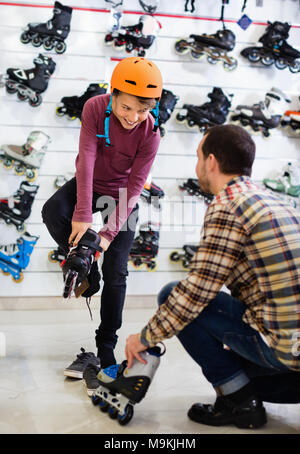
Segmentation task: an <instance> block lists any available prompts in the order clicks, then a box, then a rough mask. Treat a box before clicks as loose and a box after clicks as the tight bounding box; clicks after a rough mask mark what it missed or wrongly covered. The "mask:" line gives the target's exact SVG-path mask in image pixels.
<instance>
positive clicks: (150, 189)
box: [141, 182, 165, 210]
mask: <svg viewBox="0 0 300 454" xmlns="http://www.w3.org/2000/svg"><path fill="white" fill-rule="evenodd" d="M164 196H165V193H164V191H163V190H162V189H161V188H160V187H159V186H157V185H156V184H155V183H153V182H151V183H146V184H145V185H144V188H143V190H142V192H141V197H142V198H143V199H144V200H145V201H146V202H147V203H148V204H151V203H152V205H153V206H154V207H155V208H157V209H159V210H160V209H161V205H160V202H159V200H160V199H162V198H163V197H164Z"/></svg>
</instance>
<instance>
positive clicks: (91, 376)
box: [83, 363, 100, 396]
mask: <svg viewBox="0 0 300 454" xmlns="http://www.w3.org/2000/svg"><path fill="white" fill-rule="evenodd" d="M99 371H100V366H99V365H96V364H93V363H89V364H88V365H87V366H86V368H85V369H84V371H83V384H84V386H85V388H86V392H87V394H88V396H92V395H93V392H94V391H95V389H97V388H98V386H99V385H100V382H99V380H98V378H97V375H98V372H99Z"/></svg>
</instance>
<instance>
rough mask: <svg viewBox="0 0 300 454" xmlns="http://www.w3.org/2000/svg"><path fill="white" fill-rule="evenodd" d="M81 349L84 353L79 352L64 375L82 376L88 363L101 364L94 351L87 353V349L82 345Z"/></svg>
mask: <svg viewBox="0 0 300 454" xmlns="http://www.w3.org/2000/svg"><path fill="white" fill-rule="evenodd" d="M80 350H81V352H82V353H79V355H77V358H76V359H75V361H73V362H72V364H70V366H68V367H66V368H65V370H64V375H65V376H66V377H72V378H82V375H83V371H84V369H85V368H86V366H87V364H88V363H92V364H95V365H100V360H99V358H97V357H96V356H95V355H94V353H92V352H88V353H87V352H86V351H85V349H84V348H82V347H81V349H80Z"/></svg>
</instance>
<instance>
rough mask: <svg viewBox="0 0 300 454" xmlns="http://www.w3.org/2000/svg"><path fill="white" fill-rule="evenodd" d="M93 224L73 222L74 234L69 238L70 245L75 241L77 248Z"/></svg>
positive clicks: (74, 244)
mask: <svg viewBox="0 0 300 454" xmlns="http://www.w3.org/2000/svg"><path fill="white" fill-rule="evenodd" d="M91 228H92V224H90V223H88V222H75V221H72V232H71V235H70V236H69V239H68V241H69V244H71V242H72V241H73V246H77V244H78V241H79V240H80V238H81V237H82V236H83V235H84V234H85V232H86V231H87V229H91Z"/></svg>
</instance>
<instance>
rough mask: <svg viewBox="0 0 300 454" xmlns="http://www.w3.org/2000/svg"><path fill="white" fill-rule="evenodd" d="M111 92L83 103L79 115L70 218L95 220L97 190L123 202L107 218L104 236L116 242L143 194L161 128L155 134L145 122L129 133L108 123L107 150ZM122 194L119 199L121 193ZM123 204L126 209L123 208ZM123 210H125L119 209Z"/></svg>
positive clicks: (112, 120) (149, 122)
mask: <svg viewBox="0 0 300 454" xmlns="http://www.w3.org/2000/svg"><path fill="white" fill-rule="evenodd" d="M109 99H110V94H106V95H99V96H94V97H93V98H91V99H89V100H88V101H87V102H86V103H85V105H84V109H83V112H82V116H81V121H82V125H81V131H80V140H79V153H78V155H77V157H76V162H75V165H76V182H77V203H76V206H75V210H74V213H73V217H72V220H73V221H77V222H92V219H93V218H92V198H93V191H95V192H96V193H97V194H101V195H105V196H111V197H113V198H114V199H115V200H116V201H118V202H119V203H118V204H117V206H116V208H115V210H114V211H113V212H112V214H111V215H110V216H109V218H108V221H107V224H106V225H105V226H104V227H103V228H102V230H101V231H100V234H101V235H102V236H103V237H105V238H106V239H107V240H108V241H110V242H111V241H112V240H113V239H114V237H115V236H116V235H117V234H118V232H119V230H120V229H121V227H122V225H123V224H124V223H125V221H126V220H127V218H128V216H129V215H130V213H131V211H132V209H133V208H134V206H135V204H136V202H137V201H138V198H139V196H140V194H141V192H142V190H143V187H144V184H145V181H146V179H147V176H148V174H149V172H150V170H151V167H152V164H153V161H154V158H155V155H156V153H157V149H158V146H159V141H160V133H159V130H158V131H157V132H153V125H154V119H153V117H152V115H148V117H147V119H146V120H145V121H143V122H142V123H139V124H138V125H137V126H135V128H133V129H125V128H123V126H122V125H121V123H120V122H119V120H118V119H117V118H116V117H115V116H114V114H113V112H112V113H111V116H110V121H109V138H110V142H111V144H112V145H113V146H109V147H106V146H105V139H104V138H98V137H97V134H100V135H103V134H104V119H105V110H106V107H107V105H108V103H109ZM121 188H126V189H127V191H125V190H124V189H123V191H121V196H120V192H119V190H120V189H121ZM124 204H126V205H125V209H122V206H124ZM119 207H121V209H119Z"/></svg>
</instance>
